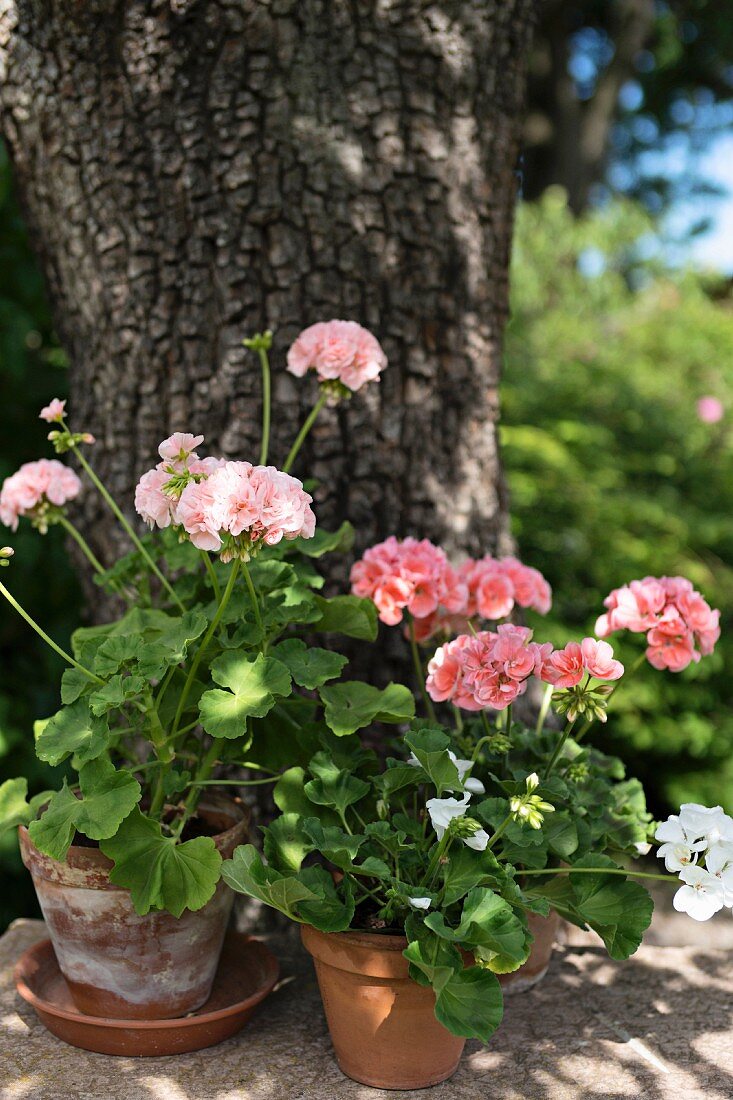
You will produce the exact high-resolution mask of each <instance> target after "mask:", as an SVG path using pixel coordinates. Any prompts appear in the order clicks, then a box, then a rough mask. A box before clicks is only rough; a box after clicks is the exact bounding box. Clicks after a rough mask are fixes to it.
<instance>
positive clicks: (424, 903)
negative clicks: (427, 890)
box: [407, 898, 432, 909]
mask: <svg viewBox="0 0 733 1100" xmlns="http://www.w3.org/2000/svg"><path fill="white" fill-rule="evenodd" d="M407 904H408V905H411V906H412V908H413V909H429V908H430V906H431V904H432V902H431V900H430V898H408V899H407Z"/></svg>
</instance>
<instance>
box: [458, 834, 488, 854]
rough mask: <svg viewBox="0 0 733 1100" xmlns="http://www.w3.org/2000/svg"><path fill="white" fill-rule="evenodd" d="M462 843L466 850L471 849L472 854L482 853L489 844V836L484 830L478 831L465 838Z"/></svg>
mask: <svg viewBox="0 0 733 1100" xmlns="http://www.w3.org/2000/svg"><path fill="white" fill-rule="evenodd" d="M463 843H464V844H465V845H466V847H467V848H473V850H474V852H484V851H485V850H486V845H487V844H488V843H489V834H488V833H487V832H486V830H485V829H478V830H477V831H476V832H475V833H474V834H473V836H467V837H465V838H464V841H463Z"/></svg>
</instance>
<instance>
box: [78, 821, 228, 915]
mask: <svg viewBox="0 0 733 1100" xmlns="http://www.w3.org/2000/svg"><path fill="white" fill-rule="evenodd" d="M99 847H100V848H101V849H102V851H103V852H104V854H105V855H106V856H107V857H108V858H109V859H111V860H113V861H114V867H113V868H112V870H111V871H110V881H111V882H112V883H114V885H115V886H124V887H126V888H127V889H128V890H129V891H130V894H131V898H132V904H133V905H134V907H135V912H136V913H138V914H139V915H140V916H145V914H146V913H149V912H150V910H151V909H164V910H166V911H167V912H169V913H172V914H173V916H174V917H180V915H181V913H182V912H183V911H184V909H191V910H192V911H195V910H197V909H201V908H202V907H203V906H204V905H206V902H207V901H208V900H209V898H211V897H212V896H213V894H214V891H215V890H216V884H217V882H218V881H219V878H220V873H221V863H222V859H221V856H220V855H219V853H218V851H217V850H216V846H215V844H214V841H213V840H212V838H211V837H208V836H198V837H194V838H193V839H192V840H186V841H184V842H183V843H182V844H177V843H176V841H175V839H174V838H173V837H166V836H163V834H162V832H161V827H160V824H159V823H158V822H157V821H152V820H151V819H150V818H149V817H145V816H144V815H143V814H142V813H141V812H140V810H139V809H138V808H137V807H135V808H134V809H133V811H132V813H130V814H129V815H128V817H126V818H125V820H124V821H123V822H122V824H121V825H120V827H119V829H118V831H117V833H116V834H115V836H113V837H111V838H110V839H108V840H103V841H102V842H101V843H100V845H99Z"/></svg>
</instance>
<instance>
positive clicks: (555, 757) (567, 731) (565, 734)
mask: <svg viewBox="0 0 733 1100" xmlns="http://www.w3.org/2000/svg"><path fill="white" fill-rule="evenodd" d="M574 725H575V721H574V720H573V721H572V722H568V724H567V726H566V727H565V729H564V730H563V731H562V737H561V738H560V740H559V741H558V743H557V745H556V746H555V751H554V752H553V754H552V756H551V757H550V763H549V764H548V765H547V771H546V773H545V779H547V778H548V777H549V776H550V775H552V770H553V768H554V767H555V764H557V762H558V760H559V759H560V753H561V752H562V750H563V749H564V747H565V742H566V741H567V739H568V737H569V736H570V733H571V731H572V728H573V726H574Z"/></svg>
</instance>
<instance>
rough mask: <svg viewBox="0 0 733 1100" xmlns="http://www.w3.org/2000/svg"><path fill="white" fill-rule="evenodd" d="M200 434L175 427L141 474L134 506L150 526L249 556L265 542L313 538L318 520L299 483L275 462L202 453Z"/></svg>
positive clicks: (225, 556)
mask: <svg viewBox="0 0 733 1100" xmlns="http://www.w3.org/2000/svg"><path fill="white" fill-rule="evenodd" d="M202 442H203V436H200V435H191V434H190V433H182V432H178V433H176V434H175V435H172V436H171V437H170V438H169V439H166V440H164V442H163V443H161V445H160V448H159V453H160V455H161V456H162V461H161V462H159V463H158V465H157V466H156V467H155V469H153V470H148V472H147V473H145V474H143V476H142V477H141V478H140V481H139V482H138V485H137V488H136V490H135V507H136V509H137V511H138V513H139V514H140V515H141V516H142V517H143V519H144V520H145V521H146V523H148V524H149V525H150V526H151V527H153V526H158V527H168V526H169V525H172V526H174V527H177V528H180V529H181V531H182V532H185V534H186V535H188V537H189V538H190V540H191V542H192V543H193V545H194V546H196V547H197V548H198V549H199V550H206V551H216V552H219V553H221V557H222V560H223V561H230V560H231V559H232V558H234V557H240V558H241V559H242V560H247V559H248V558H249V557H250V556H251V554H252V552H253V550H254V549H255V548H256V547H257V546H259V545H260V544H266V545H269V546H272V545H274V544H275V543H278V542H280V541H281V539H294V538H298V537H301V538H312V536H313V534H314V531H315V525H316V518H315V516H314V514H313V512H312V510H311V507H310V505H311V501H312V497H311V496H310V495H309V494H308V493H306V492H305V490H304V489H303V485H302V482H300V481H298V479H297V478H295V477H291V475H290V474H286V473H283V471H282V470H277V469H276V468H275V467H274V466H253V465H252V463H251V462H227V461H226V459H221V458H212V457H209V458H201V457H200V456H199V455H198V454H197V453H196V451H195V450H194V449H193V448H194V447H198V446H199V445H200V444H201V443H202Z"/></svg>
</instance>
